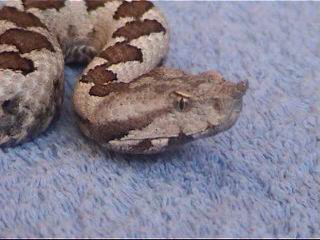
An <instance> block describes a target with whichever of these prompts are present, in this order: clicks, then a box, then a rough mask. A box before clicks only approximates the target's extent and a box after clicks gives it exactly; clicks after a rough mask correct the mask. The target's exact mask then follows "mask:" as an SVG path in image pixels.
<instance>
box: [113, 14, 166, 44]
mask: <svg viewBox="0 0 320 240" xmlns="http://www.w3.org/2000/svg"><path fill="white" fill-rule="evenodd" d="M160 32H164V33H165V32H166V29H165V28H164V27H163V26H162V24H161V23H159V22H158V21H157V20H149V19H147V20H144V21H143V22H142V21H140V20H137V21H133V22H129V23H127V24H126V25H125V26H123V27H121V28H119V29H118V30H117V31H116V32H114V34H113V36H112V37H114V38H116V37H124V38H126V39H127V40H128V41H131V40H133V39H137V38H139V37H141V36H148V35H150V34H151V33H160Z"/></svg>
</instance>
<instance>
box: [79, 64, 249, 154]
mask: <svg viewBox="0 0 320 240" xmlns="http://www.w3.org/2000/svg"><path fill="white" fill-rule="evenodd" d="M247 88H248V82H246V81H242V82H239V83H237V84H234V83H231V82H228V81H226V80H224V79H223V78H222V76H221V75H220V74H218V73H216V72H206V73H202V74H199V75H190V74H186V73H184V72H182V71H179V70H175V69H170V68H156V69H154V70H153V71H151V72H150V73H148V74H146V75H144V76H142V77H140V78H139V79H137V80H135V81H133V82H131V83H128V84H123V85H121V87H119V88H116V89H114V90H113V91H111V92H110V93H109V94H108V95H107V96H106V97H104V99H103V101H101V102H99V104H98V105H96V106H95V109H94V111H93V112H92V114H91V115H90V116H85V114H83V112H85V109H84V108H83V106H85V104H84V103H83V102H82V101H83V99H82V98H81V97H79V95H75V97H74V102H75V105H76V112H77V116H78V120H79V121H78V122H79V125H80V128H81V130H82V132H83V133H84V134H85V135H86V136H87V137H89V138H91V139H93V140H95V141H97V142H98V143H100V144H101V145H102V146H104V147H106V148H107V149H110V150H113V151H117V152H122V153H130V154H153V153H159V152H163V151H165V150H168V149H171V148H174V147H176V146H180V145H182V144H185V143H188V142H191V141H193V140H196V139H199V138H204V137H209V136H213V135H215V134H218V133H220V132H222V131H225V130H227V129H229V128H230V127H232V126H233V125H234V123H235V122H236V120H237V119H238V116H239V114H240V111H241V109H242V97H243V95H244V94H245V92H246V90H247ZM76 91H77V90H76Z"/></svg>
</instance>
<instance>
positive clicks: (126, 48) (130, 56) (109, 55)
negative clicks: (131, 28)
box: [99, 42, 143, 65]
mask: <svg viewBox="0 0 320 240" xmlns="http://www.w3.org/2000/svg"><path fill="white" fill-rule="evenodd" d="M99 57H101V58H104V59H106V60H108V63H109V64H110V65H113V64H118V63H121V62H122V63H124V62H130V61H139V62H142V61H143V57H142V51H141V49H139V48H137V47H134V46H131V45H129V44H128V43H126V42H121V43H116V44H115V45H113V46H111V47H108V48H107V49H106V50H104V51H102V52H101V53H100V54H99Z"/></svg>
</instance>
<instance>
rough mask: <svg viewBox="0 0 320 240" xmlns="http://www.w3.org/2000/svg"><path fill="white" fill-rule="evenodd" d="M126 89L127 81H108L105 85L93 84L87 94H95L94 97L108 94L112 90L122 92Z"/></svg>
mask: <svg viewBox="0 0 320 240" xmlns="http://www.w3.org/2000/svg"><path fill="white" fill-rule="evenodd" d="M127 89H128V84H127V83H109V84H107V85H95V86H93V87H92V88H91V89H90V91H89V94H90V95H91V96H96V97H105V96H108V95H109V94H110V93H112V92H116V93H119V92H123V91H126V90H127Z"/></svg>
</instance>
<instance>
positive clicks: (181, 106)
mask: <svg viewBox="0 0 320 240" xmlns="http://www.w3.org/2000/svg"><path fill="white" fill-rule="evenodd" d="M185 104H186V102H185V100H184V98H181V99H180V102H179V108H180V110H183V109H184V107H185Z"/></svg>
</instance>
